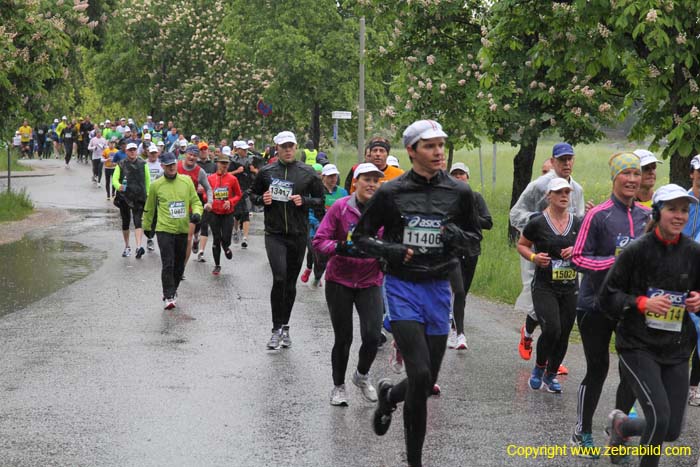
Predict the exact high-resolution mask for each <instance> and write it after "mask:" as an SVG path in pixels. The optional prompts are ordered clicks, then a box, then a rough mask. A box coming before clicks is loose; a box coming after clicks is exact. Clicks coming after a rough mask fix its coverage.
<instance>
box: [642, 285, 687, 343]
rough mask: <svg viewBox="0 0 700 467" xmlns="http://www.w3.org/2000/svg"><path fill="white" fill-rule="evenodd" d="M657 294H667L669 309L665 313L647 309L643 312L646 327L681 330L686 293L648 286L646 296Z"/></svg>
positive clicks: (650, 296) (673, 330)
mask: <svg viewBox="0 0 700 467" xmlns="http://www.w3.org/2000/svg"><path fill="white" fill-rule="evenodd" d="M659 295H668V296H669V298H670V299H671V309H670V310H669V311H668V313H666V314H665V315H660V314H658V313H652V312H651V311H647V312H646V313H644V319H645V321H646V324H647V327H649V328H653V329H660V330H662V331H671V332H681V328H682V327H683V316H684V315H685V299H686V297H687V294H686V293H684V292H674V291H672V290H664V289H656V288H653V287H650V288H649V289H648V290H647V297H649V298H652V297H658V296H659Z"/></svg>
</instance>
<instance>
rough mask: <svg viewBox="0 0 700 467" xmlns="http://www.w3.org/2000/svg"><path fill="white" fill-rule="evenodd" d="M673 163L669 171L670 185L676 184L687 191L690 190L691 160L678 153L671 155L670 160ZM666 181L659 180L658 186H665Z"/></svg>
mask: <svg viewBox="0 0 700 467" xmlns="http://www.w3.org/2000/svg"><path fill="white" fill-rule="evenodd" d="M669 160H670V161H671V167H670V170H669V174H668V175H669V179H670V181H669V183H675V184H677V185H680V186H682V187H684V188H686V189H689V188H690V185H691V183H690V177H689V176H688V174H689V173H690V158H688V157H683V156H681V155H680V154H679V153H678V152H675V153H673V154H671V157H670V158H669ZM665 184H666V182H665V181H664V180H657V181H656V185H657V186H661V185H665Z"/></svg>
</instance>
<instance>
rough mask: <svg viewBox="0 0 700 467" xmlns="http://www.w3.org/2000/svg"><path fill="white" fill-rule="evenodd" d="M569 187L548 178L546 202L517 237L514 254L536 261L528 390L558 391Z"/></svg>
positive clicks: (566, 328)
mask: <svg viewBox="0 0 700 467" xmlns="http://www.w3.org/2000/svg"><path fill="white" fill-rule="evenodd" d="M572 191H573V188H572V187H571V185H570V184H569V182H567V181H566V180H564V179H563V178H553V179H551V180H550V181H549V184H548V185H547V199H548V201H549V204H548V206H547V207H546V208H545V210H544V211H542V215H541V216H537V217H533V218H532V220H530V222H528V223H527V225H526V226H525V228H524V229H523V233H522V235H521V236H520V240H519V241H518V253H520V256H522V257H523V258H525V259H527V260H528V261H530V262H532V263H534V264H535V266H536V268H535V275H534V277H533V279H532V302H533V303H534V305H535V314H536V315H537V321H538V322H539V323H541V326H542V334H540V338H539V339H537V360H536V364H535V367H534V368H533V369H532V375H531V376H530V381H529V384H530V387H531V388H532V389H540V388H541V387H542V386H544V387H545V388H546V389H547V391H549V392H553V393H560V392H561V384H559V381H558V380H557V372H558V369H559V365H560V364H561V362H562V360H564V356H565V355H566V350H567V348H568V346H569V334H570V333H571V328H573V326H574V321H575V320H576V299H577V297H578V274H577V273H576V270H575V269H574V268H573V266H572V265H571V253H572V250H573V249H574V243H575V242H576V236H577V235H578V231H579V229H580V228H581V219H579V218H577V217H575V216H574V215H573V214H571V213H570V212H569V211H568V208H569V196H570V195H571V192H572ZM545 370H546V371H545Z"/></svg>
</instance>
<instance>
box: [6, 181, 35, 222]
mask: <svg viewBox="0 0 700 467" xmlns="http://www.w3.org/2000/svg"><path fill="white" fill-rule="evenodd" d="M33 210H34V203H32V200H31V199H29V195H27V192H26V191H25V190H24V189H22V190H21V191H10V192H7V191H4V192H2V193H0V222H9V221H17V220H20V219H24V218H25V217H27V216H28V215H29V214H31V213H32V211H33Z"/></svg>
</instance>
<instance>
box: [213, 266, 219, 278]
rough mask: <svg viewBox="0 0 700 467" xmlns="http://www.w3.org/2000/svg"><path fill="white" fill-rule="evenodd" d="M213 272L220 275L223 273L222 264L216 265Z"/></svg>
mask: <svg viewBox="0 0 700 467" xmlns="http://www.w3.org/2000/svg"><path fill="white" fill-rule="evenodd" d="M211 273H212V274H214V275H215V276H218V275H219V274H221V266H214V270H213V271H212V272H211Z"/></svg>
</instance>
